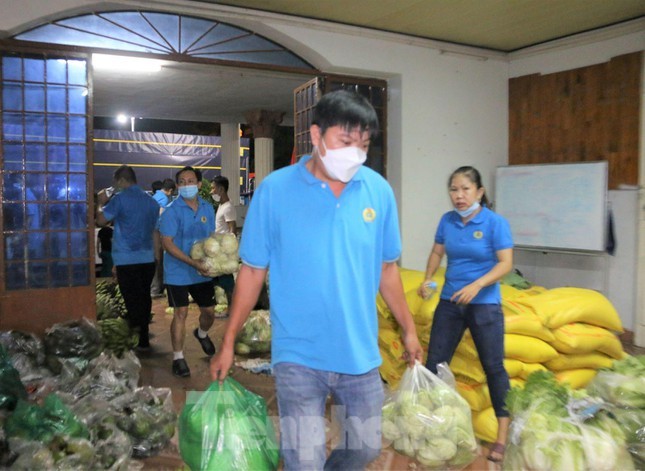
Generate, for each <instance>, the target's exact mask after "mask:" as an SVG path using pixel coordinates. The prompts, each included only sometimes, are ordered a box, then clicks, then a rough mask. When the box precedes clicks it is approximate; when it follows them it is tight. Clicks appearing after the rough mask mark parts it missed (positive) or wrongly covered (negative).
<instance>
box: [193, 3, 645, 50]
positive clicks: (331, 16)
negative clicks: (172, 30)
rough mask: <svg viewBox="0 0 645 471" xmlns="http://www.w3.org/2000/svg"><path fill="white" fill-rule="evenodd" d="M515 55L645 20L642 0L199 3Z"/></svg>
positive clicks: (644, 6) (644, 7)
mask: <svg viewBox="0 0 645 471" xmlns="http://www.w3.org/2000/svg"><path fill="white" fill-rule="evenodd" d="M199 1H201V2H205V3H217V4H220V5H230V6H237V7H244V8H252V9H255V10H263V11H268V12H274V13H282V14H287V15H294V16H300V17H305V18H315V19H319V20H326V21H333V22H336V23H344V24H348V25H354V26H363V27H365V28H371V29H376V30H381V31H391V32H396V33H403V34H408V35H413V36H418V37H421V38H428V39H436V40H440V41H447V42H452V43H457V44H464V45H469V46H477V47H483V48H487V49H494V50H497V51H503V52H510V51H514V50H517V49H521V48H524V47H528V46H532V45H535V44H539V43H543V42H545V41H551V40H553V39H556V38H562V37H565V36H570V35H572V34H576V33H581V32H583V31H589V30H593V29H597V28H602V27H604V26H608V25H612V24H615V23H620V22H623V21H628V20H631V19H635V18H638V17H640V16H643V15H645V1H643V0H318V1H315V0H299V1H296V0H223V1H217V0H199Z"/></svg>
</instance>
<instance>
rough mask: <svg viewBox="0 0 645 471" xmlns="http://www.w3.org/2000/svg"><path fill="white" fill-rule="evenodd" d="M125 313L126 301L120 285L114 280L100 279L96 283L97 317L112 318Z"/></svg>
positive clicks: (99, 318)
mask: <svg viewBox="0 0 645 471" xmlns="http://www.w3.org/2000/svg"><path fill="white" fill-rule="evenodd" d="M125 314H126V308H125V302H124V301H123V296H122V295H121V290H120V289H119V285H118V284H117V283H115V282H114V281H112V280H101V281H99V282H98V283H97V284H96V318H97V319H98V320H101V319H110V318H114V317H123V316H125Z"/></svg>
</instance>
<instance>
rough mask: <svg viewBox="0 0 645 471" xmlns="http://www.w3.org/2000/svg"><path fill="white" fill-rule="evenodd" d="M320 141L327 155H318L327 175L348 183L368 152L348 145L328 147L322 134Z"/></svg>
mask: <svg viewBox="0 0 645 471" xmlns="http://www.w3.org/2000/svg"><path fill="white" fill-rule="evenodd" d="M320 142H321V143H322V147H323V149H325V156H324V157H323V156H322V155H320V153H318V155H319V156H320V160H321V161H322V163H323V165H324V166H325V171H326V172H327V175H329V176H330V177H331V178H332V179H334V180H339V181H341V182H343V183H347V182H348V181H350V180H351V179H352V178H353V177H354V175H356V172H358V169H359V168H361V165H363V164H364V163H365V160H367V153H366V152H365V151H364V150H363V149H359V148H358V147H354V146H348V147H341V148H340V149H327V147H326V146H325V141H324V140H323V138H322V136H321V138H320Z"/></svg>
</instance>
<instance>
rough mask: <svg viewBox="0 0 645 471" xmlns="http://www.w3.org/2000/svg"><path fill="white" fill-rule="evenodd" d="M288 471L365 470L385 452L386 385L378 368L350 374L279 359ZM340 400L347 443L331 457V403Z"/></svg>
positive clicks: (336, 411) (337, 412)
mask: <svg viewBox="0 0 645 471" xmlns="http://www.w3.org/2000/svg"><path fill="white" fill-rule="evenodd" d="M273 373H274V376H275V380H276V389H277V397H278V409H279V411H280V451H281V455H282V459H283V463H284V469H285V470H287V471H290V470H294V471H295V470H297V471H301V470H323V469H324V470H326V471H327V470H342V471H349V470H361V469H364V468H365V466H366V465H367V464H368V463H370V462H371V461H373V460H374V459H376V458H377V457H378V456H379V455H380V453H381V409H382V407H383V400H384V392H383V383H382V382H381V377H380V376H379V373H378V369H376V368H375V369H373V370H371V371H368V372H367V373H365V374H362V375H348V374H340V373H333V372H330V371H321V370H314V369H311V368H307V367H305V366H302V365H297V364H294V363H278V364H276V365H275V366H274V368H273ZM330 394H331V397H332V398H333V400H334V406H333V407H332V420H336V419H338V420H340V425H341V427H342V431H343V435H342V440H341V443H340V444H339V445H338V447H336V448H335V449H334V450H332V452H331V454H330V455H329V458H327V459H326V454H327V453H326V446H325V443H326V437H325V403H326V401H327V396H329V395H330Z"/></svg>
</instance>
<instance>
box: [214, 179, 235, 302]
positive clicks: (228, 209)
mask: <svg viewBox="0 0 645 471" xmlns="http://www.w3.org/2000/svg"><path fill="white" fill-rule="evenodd" d="M212 184H213V186H212V188H211V195H212V196H213V200H215V202H216V203H217V204H218V206H217V212H216V213H215V233H216V234H226V233H228V232H230V233H231V234H235V232H236V231H237V224H236V220H237V218H236V213H235V206H233V203H231V199H230V198H229V197H228V178H226V177H224V176H222V175H218V176H217V177H215V178H213V181H212ZM213 283H214V285H215V286H220V287H222V289H224V292H225V293H226V299H228V304H229V306H230V305H231V298H232V296H233V289H234V288H235V279H234V278H233V275H220V276H217V277H215V278H213Z"/></svg>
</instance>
